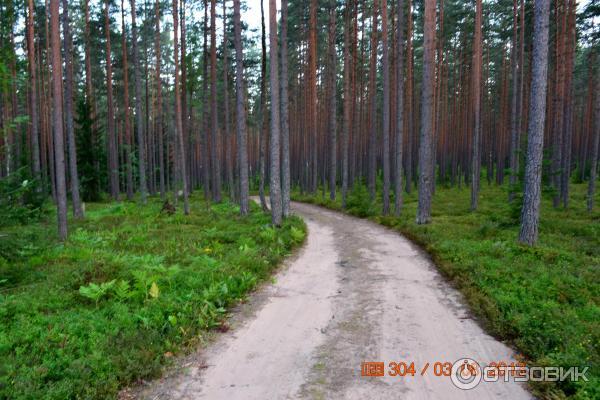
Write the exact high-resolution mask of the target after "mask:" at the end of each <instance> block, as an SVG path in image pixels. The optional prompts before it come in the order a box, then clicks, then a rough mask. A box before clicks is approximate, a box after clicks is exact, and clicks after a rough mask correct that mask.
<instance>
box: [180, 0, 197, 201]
mask: <svg viewBox="0 0 600 400" xmlns="http://www.w3.org/2000/svg"><path fill="white" fill-rule="evenodd" d="M179 5H180V13H179V21H180V25H179V26H180V28H179V29H180V31H181V45H180V46H179V47H180V50H181V126H182V127H183V128H182V133H183V142H184V143H185V145H186V146H190V145H191V141H190V137H191V135H190V112H189V109H188V105H187V104H188V94H189V93H188V87H187V56H186V50H187V47H186V34H187V33H186V25H185V0H180V1H179ZM190 155H191V154H190V153H186V159H185V160H184V162H185V163H186V171H188V176H187V179H188V187H191V189H190V191H193V190H194V189H193V186H190V185H191V180H190V171H192V169H191V165H192V164H191V157H190Z"/></svg>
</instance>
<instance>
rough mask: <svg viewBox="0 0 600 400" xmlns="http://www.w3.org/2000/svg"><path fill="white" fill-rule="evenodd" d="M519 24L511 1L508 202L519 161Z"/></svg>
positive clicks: (517, 172)
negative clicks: (511, 36) (511, 35)
mask: <svg viewBox="0 0 600 400" xmlns="http://www.w3.org/2000/svg"><path fill="white" fill-rule="evenodd" d="M518 24H519V21H518V14H517V0H513V38H512V44H511V58H512V60H511V61H512V74H511V75H512V94H511V109H510V156H509V157H510V160H509V164H510V178H509V182H510V188H509V191H508V201H512V200H513V198H514V195H515V192H514V191H515V185H516V184H517V177H518V175H519V171H518V167H517V165H518V159H519V147H518V143H519V134H520V128H519V126H518V124H519V120H518V110H517V107H518V106H519V99H518V97H519V68H521V65H519V57H518V56H517V51H518V48H517V37H518V34H517V33H518V32H517V31H518V29H517V26H518Z"/></svg>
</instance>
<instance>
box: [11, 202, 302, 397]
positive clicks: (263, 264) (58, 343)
mask: <svg viewBox="0 0 600 400" xmlns="http://www.w3.org/2000/svg"><path fill="white" fill-rule="evenodd" d="M161 205H162V202H161V201H160V199H157V198H154V199H150V201H149V204H148V205H147V206H140V205H139V204H136V203H132V202H121V203H94V204H87V207H86V208H87V215H86V219H85V220H83V221H70V236H69V239H68V241H67V242H66V243H65V244H61V243H59V242H58V241H57V238H56V233H55V232H56V223H55V218H56V217H55V215H53V214H52V213H50V214H49V215H48V216H47V218H45V220H43V221H41V222H35V223H33V222H32V223H30V224H27V225H16V226H2V228H1V229H0V255H1V257H0V399H11V400H17V399H57V400H58V399H60V400H64V399H70V398H80V399H109V398H116V397H117V395H118V391H119V390H120V389H121V388H122V387H123V386H125V385H127V384H131V383H132V382H135V381H137V380H139V379H141V378H144V379H145V378H150V377H156V376H158V375H159V374H160V373H161V371H162V368H163V366H164V365H165V364H170V363H172V361H173V360H174V359H175V357H174V356H175V355H177V354H181V353H185V352H187V351H189V350H191V349H195V348H197V347H198V346H199V345H201V344H202V343H204V342H206V341H207V338H209V337H211V336H214V335H215V333H216V332H219V331H225V330H227V329H228V328H227V325H226V324H225V323H224V316H225V314H226V312H227V309H228V308H229V307H230V306H232V305H234V304H236V303H238V302H239V301H240V300H242V299H244V298H245V297H246V295H247V293H248V292H250V291H251V290H253V289H254V288H255V287H256V285H257V284H258V283H259V282H260V281H262V280H265V279H267V278H268V277H270V276H271V273H272V271H273V269H274V268H275V267H276V266H277V265H278V264H279V262H280V261H281V260H282V259H283V258H284V257H285V256H286V255H288V254H290V253H291V251H292V250H293V248H294V247H297V246H298V245H299V244H300V243H302V242H303V241H304V238H305V225H304V223H303V222H302V221H301V220H300V219H299V218H289V219H287V220H286V222H285V224H284V226H283V227H282V228H281V229H274V228H272V227H270V220H271V217H270V215H268V214H265V213H263V212H261V211H260V210H259V207H257V206H255V205H253V208H252V213H251V215H250V216H248V217H245V218H242V217H240V216H239V207H237V206H236V205H234V204H231V203H226V202H224V203H222V204H218V205H213V206H210V207H209V206H207V205H206V203H204V202H203V201H202V200H200V197H199V196H196V195H195V196H192V198H191V214H190V215H189V216H184V215H182V213H181V210H180V208H179V207H178V209H177V213H176V214H174V215H166V214H164V213H162V214H161V212H160V210H161Z"/></svg>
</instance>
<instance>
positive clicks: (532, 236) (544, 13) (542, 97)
mask: <svg viewBox="0 0 600 400" xmlns="http://www.w3.org/2000/svg"><path fill="white" fill-rule="evenodd" d="M549 14H550V0H536V1H535V3H534V30H533V60H532V61H533V65H532V70H531V91H530V100H529V128H528V141H527V158H526V163H525V180H524V183H525V187H524V193H523V208H522V210H521V230H520V232H519V242H521V243H525V244H528V245H533V244H535V243H536V242H537V238H538V224H539V216H540V195H541V180H542V151H543V147H544V123H545V118H546V87H547V85H548V81H547V78H548V25H549Z"/></svg>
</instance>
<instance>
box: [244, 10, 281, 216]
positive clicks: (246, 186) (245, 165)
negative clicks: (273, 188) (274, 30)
mask: <svg viewBox="0 0 600 400" xmlns="http://www.w3.org/2000/svg"><path fill="white" fill-rule="evenodd" d="M283 1H286V0H283ZM233 21H234V29H235V38H234V44H235V58H236V60H235V75H236V77H235V91H236V117H237V124H236V129H237V145H238V151H237V157H238V168H239V180H240V213H241V214H242V215H247V214H248V211H249V209H248V192H249V189H248V149H247V145H246V142H247V134H246V109H245V101H244V53H243V52H242V22H241V18H240V0H233Z"/></svg>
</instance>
